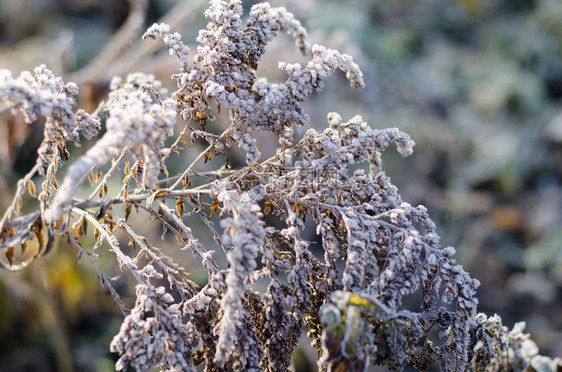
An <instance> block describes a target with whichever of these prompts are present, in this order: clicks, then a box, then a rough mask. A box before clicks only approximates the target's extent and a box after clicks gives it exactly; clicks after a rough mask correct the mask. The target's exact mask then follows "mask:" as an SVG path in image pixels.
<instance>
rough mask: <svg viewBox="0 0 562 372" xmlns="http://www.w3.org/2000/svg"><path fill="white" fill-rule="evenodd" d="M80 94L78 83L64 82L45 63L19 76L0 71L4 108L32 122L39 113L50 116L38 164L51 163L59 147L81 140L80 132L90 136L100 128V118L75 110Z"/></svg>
mask: <svg viewBox="0 0 562 372" xmlns="http://www.w3.org/2000/svg"><path fill="white" fill-rule="evenodd" d="M77 94H78V86H77V85H76V84H75V83H73V82H69V83H64V82H63V81H62V79H61V78H60V77H56V76H55V75H54V74H53V72H52V71H51V70H49V69H48V68H47V67H45V65H41V66H39V67H36V68H35V70H34V74H31V73H30V72H29V71H23V72H22V73H21V74H20V76H18V77H17V78H15V79H14V78H13V77H12V74H11V72H10V71H8V70H0V111H3V110H7V109H9V110H11V112H12V113H13V114H14V115H15V114H17V113H18V112H21V113H22V114H23V117H24V119H25V121H26V122H27V123H29V124H31V123H32V122H34V121H35V120H37V118H38V116H43V117H45V119H46V120H45V128H44V131H43V142H42V143H41V146H40V147H39V149H38V154H39V159H38V163H39V164H40V165H41V166H43V167H46V166H48V165H49V163H50V162H51V160H52V159H53V155H54V154H55V151H57V147H60V148H61V149H62V148H63V147H64V145H65V143H66V142H72V143H78V140H79V138H80V136H79V134H78V132H82V134H83V135H84V136H85V137H86V138H90V137H92V136H94V135H95V134H96V133H97V131H98V130H99V128H100V123H99V120H98V119H96V118H93V117H91V116H90V115H89V114H87V113H86V112H85V111H84V110H78V111H77V112H76V113H75V112H73V109H74V106H75V105H76V99H75V97H76V95H77Z"/></svg>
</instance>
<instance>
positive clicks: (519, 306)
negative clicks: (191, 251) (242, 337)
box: [0, 0, 562, 371]
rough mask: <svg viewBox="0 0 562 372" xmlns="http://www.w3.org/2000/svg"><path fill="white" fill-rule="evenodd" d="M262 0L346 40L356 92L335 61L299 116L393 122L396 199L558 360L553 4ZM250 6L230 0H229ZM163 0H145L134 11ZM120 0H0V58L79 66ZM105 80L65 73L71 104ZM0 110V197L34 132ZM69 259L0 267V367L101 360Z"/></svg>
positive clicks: (286, 51)
mask: <svg viewBox="0 0 562 372" xmlns="http://www.w3.org/2000/svg"><path fill="white" fill-rule="evenodd" d="M186 1H187V2H188V3H189V0H186ZM191 2H192V3H193V16H192V17H191V18H189V21H188V22H185V25H184V26H183V27H182V30H183V31H182V35H183V40H184V42H185V43H186V44H188V45H194V44H195V37H196V35H197V30H198V29H199V28H201V27H204V25H205V24H206V21H205V20H204V18H203V17H202V11H203V9H204V3H205V2H204V1H194V0H192V1H191ZM271 2H272V3H273V4H274V5H285V6H286V7H287V8H288V9H289V10H290V11H292V12H294V13H295V14H296V16H297V17H298V18H299V19H301V20H302V21H303V23H304V24H305V26H306V27H307V28H308V30H309V33H310V36H311V41H312V42H318V43H321V44H324V45H326V46H328V47H331V48H337V49H340V50H341V51H343V52H346V53H348V54H351V55H353V56H354V58H355V59H356V61H357V62H358V63H359V64H360V65H361V66H362V68H363V71H364V73H365V77H366V83H367V88H366V89H365V90H364V91H363V92H360V93H357V92H352V90H351V89H350V88H348V87H347V84H345V82H344V77H343V76H337V77H336V78H335V79H332V80H329V81H328V83H327V86H326V89H325V91H324V92H323V93H321V94H320V95H317V96H315V97H314V98H313V99H312V100H310V102H307V103H306V109H307V112H308V113H309V114H310V116H311V125H312V126H315V127H323V126H325V122H326V120H325V118H326V114H327V113H328V112H330V111H338V112H340V113H341V114H342V117H344V118H348V117H350V116H352V115H355V114H361V115H363V117H364V118H365V119H366V120H367V121H368V122H369V123H370V125H371V126H373V127H380V128H383V127H394V126H396V127H399V128H400V129H402V130H404V131H406V132H407V133H409V134H410V135H411V136H412V138H413V139H414V140H415V141H416V143H417V145H416V148H415V151H414V155H413V156H412V157H410V158H407V159H401V158H399V156H396V155H394V154H391V153H390V152H389V153H388V154H385V155H384V157H383V159H384V161H385V162H386V169H387V173H388V174H390V176H391V177H392V179H393V180H394V182H395V184H397V186H398V187H399V189H400V190H401V193H402V195H403V198H404V200H405V201H408V202H410V203H411V204H424V205H426V206H427V207H428V209H429V212H430V215H431V216H432V218H433V219H434V220H435V222H436V223H437V225H438V227H439V232H440V233H441V235H442V242H443V244H444V245H453V246H455V247H456V248H457V257H458V261H459V262H460V263H462V264H463V265H464V266H465V269H466V270H467V271H468V272H470V273H471V275H472V276H474V277H476V278H478V279H479V280H480V281H481V282H482V286H481V288H480V289H479V298H480V308H479V309H480V311H483V312H486V313H488V314H490V315H491V314H493V313H498V314H500V315H501V316H502V317H503V320H504V323H505V324H507V325H509V326H512V325H513V323H514V322H515V321H520V320H524V321H526V322H527V330H528V331H529V332H531V334H532V336H533V338H534V339H535V341H536V342H537V343H538V344H539V347H540V348H541V352H542V353H544V354H547V355H551V356H558V357H562V249H561V246H562V105H561V101H560V99H561V98H562V22H561V20H562V2H560V0H424V1H417V0H377V1H372V0H348V1H336V0H316V1H314V0H302V1H297V0H275V1H271ZM253 3H255V2H253V1H244V5H245V9H246V10H247V9H249V6H251V4H253ZM175 4H176V2H175V1H172V0H160V1H150V2H149V8H148V16H147V20H146V22H145V23H146V25H150V24H151V23H152V22H154V21H156V20H158V19H159V18H160V17H161V16H163V15H165V14H166V13H167V12H168V11H169V9H170V8H172V7H173V6H174V5H175ZM128 9H129V7H128V3H127V2H125V1H114V0H103V1H98V0H21V1H11V0H0V25H1V29H2V32H0V68H8V69H10V70H12V72H13V73H14V74H17V73H19V72H20V71H22V70H25V69H32V68H33V67H34V66H37V65H39V64H41V63H46V64H47V65H48V67H49V68H51V69H53V70H54V71H55V72H56V73H58V74H62V75H63V76H65V79H71V78H72V77H73V76H79V75H77V74H76V71H79V70H80V69H82V68H83V67H84V66H86V65H88V64H89V62H90V61H91V60H92V59H93V58H94V57H95V56H96V55H97V54H98V53H99V51H100V50H101V49H102V48H103V46H104V45H105V44H107V42H108V40H111V38H112V36H113V35H114V34H115V33H116V32H117V30H118V29H119V27H120V26H121V25H122V24H123V22H124V21H125V20H126V18H127V14H128V12H129V11H128ZM139 36H140V35H139ZM294 49H295V48H294V47H292V46H290V40H289V39H288V38H280V39H279V40H276V41H274V42H273V43H272V45H270V46H269V48H268V50H267V53H266V55H265V56H264V61H263V63H262V65H261V66H260V69H259V72H260V74H262V75H266V76H268V77H271V79H272V80H274V81H281V80H282V79H283V78H284V76H283V75H282V74H281V73H280V72H279V71H278V70H277V61H279V60H288V61H301V62H302V61H306V58H303V57H299V56H298V55H297V53H296V52H295V50H294ZM176 68H177V63H176V61H175V60H174V59H173V58H172V59H170V57H169V56H167V52H166V51H164V53H158V54H154V55H153V54H151V55H150V56H149V58H146V59H145V60H142V61H139V62H138V64H136V65H135V66H134V69H137V70H141V71H145V72H151V73H154V74H156V75H157V76H158V77H159V78H161V79H163V80H164V81H165V82H166V83H170V80H169V78H168V77H167V76H169V75H170V73H173V72H174V71H175V69H176ZM108 73H109V75H110V76H111V71H108ZM73 74H75V75H73ZM106 86H107V80H104V79H102V78H100V79H99V81H92V79H90V80H88V79H86V80H85V81H83V82H81V90H82V92H86V93H87V94H83V95H82V102H81V105H82V106H83V107H90V108H92V107H95V102H96V101H97V100H99V99H100V98H102V97H103V94H104V87H106ZM0 120H1V121H2V125H0V141H2V145H0V166H1V172H0V190H1V192H0V210H4V208H5V207H6V205H7V204H8V202H9V200H10V199H11V197H10V195H11V191H10V190H11V189H12V188H13V187H14V186H15V183H16V182H17V179H18V178H19V177H21V176H22V175H23V174H25V172H26V171H27V170H28V169H29V168H31V166H32V164H33V161H34V154H35V153H34V148H35V147H36V146H37V145H38V143H39V141H40V138H39V139H38V138H37V132H38V131H33V130H29V128H27V127H24V126H23V124H22V123H21V122H20V121H19V120H18V118H12V117H9V116H8V115H6V114H2V115H0ZM301 133H302V131H301ZM39 135H40V133H39ZM270 140H271V139H270ZM260 143H261V141H260ZM265 143H267V142H265ZM34 146H35V147H34ZM266 147H267V146H264V152H265V154H264V155H268V154H267V151H265V150H266V149H265V148H266ZM78 151H79V150H78V149H73V150H72V152H73V153H77V152H78ZM154 230H155V233H158V231H157V227H154ZM162 244H163V245H164V246H167V245H170V247H173V245H172V243H168V242H163V243H162ZM173 249H174V248H170V250H173ZM176 250H177V249H176ZM104 260H106V261H107V262H105V261H104ZM76 261H77V258H76V254H75V252H73V251H72V250H71V248H69V247H68V246H67V245H66V244H64V243H62V242H61V243H60V244H58V246H57V248H56V251H55V252H54V253H52V254H50V255H49V256H48V257H46V258H45V259H43V260H37V261H35V262H33V263H32V264H31V265H30V267H28V268H27V269H25V270H23V271H21V272H18V273H8V272H0V346H1V347H0V365H1V366H2V370H5V371H49V370H53V371H54V370H57V371H70V370H73V369H80V370H83V371H96V370H99V371H105V370H112V369H113V367H112V365H113V359H112V358H113V356H111V355H110V354H109V352H108V345H109V342H110V340H111V338H112V337H113V335H114V334H115V333H116V332H117V329H118V327H119V324H120V322H121V319H122V315H121V314H120V313H119V312H118V309H117V306H115V305H114V304H113V302H112V299H111V297H110V296H109V295H108V294H107V293H105V292H104V291H103V289H102V288H101V287H100V285H99V280H98V279H97V276H96V274H95V271H94V270H93V269H92V268H91V267H90V266H89V265H88V263H87V262H82V263H80V264H77V263H76ZM100 265H101V266H102V267H104V268H105V269H107V271H108V272H110V273H114V274H118V270H117V269H115V268H113V267H112V263H111V259H110V258H109V257H107V258H105V257H104V256H103V255H101V256H100ZM185 267H186V268H188V270H189V268H190V267H191V268H193V269H194V270H195V268H194V267H193V263H191V264H190V263H189V262H186V263H185ZM119 283H121V281H119V282H118V284H119ZM119 285H121V284H119ZM119 285H118V286H119ZM121 286H122V287H123V288H122V289H123V290H124V291H125V288H126V283H125V282H124V281H123V284H122V285H121ZM125 293H128V294H129V295H131V294H132V292H130V290H129V292H126V291H125ZM130 300H131V299H130V298H129V299H128V301H130ZM297 356H298V358H296V359H297V360H298V366H296V369H297V370H299V371H305V370H309V369H310V368H312V367H311V365H313V363H311V361H310V360H309V361H307V360H306V358H307V357H306V353H304V352H300V351H299V353H298V354H297ZM301 364H302V366H303V367H299V366H300V365H301Z"/></svg>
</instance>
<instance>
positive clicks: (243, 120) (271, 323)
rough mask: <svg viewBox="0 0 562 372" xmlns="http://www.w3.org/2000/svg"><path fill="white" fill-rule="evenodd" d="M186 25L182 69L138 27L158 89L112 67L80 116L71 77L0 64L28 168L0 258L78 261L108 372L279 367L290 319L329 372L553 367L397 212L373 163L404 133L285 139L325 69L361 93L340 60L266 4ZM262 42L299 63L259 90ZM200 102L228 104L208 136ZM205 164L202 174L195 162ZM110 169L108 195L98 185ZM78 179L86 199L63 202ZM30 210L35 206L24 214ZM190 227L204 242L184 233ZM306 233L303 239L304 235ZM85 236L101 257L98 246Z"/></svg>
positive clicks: (340, 129) (174, 44)
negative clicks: (172, 68)
mask: <svg viewBox="0 0 562 372" xmlns="http://www.w3.org/2000/svg"><path fill="white" fill-rule="evenodd" d="M205 14H206V16H207V17H208V19H209V24H208V27H207V29H206V30H202V31H201V32H200V33H199V36H198V38H197V41H198V42H199V43H200V46H199V47H198V48H197V51H196V53H195V55H194V56H193V57H192V58H191V57H190V55H189V53H190V50H189V48H188V47H187V46H186V45H184V44H183V42H182V40H181V36H180V35H179V34H178V33H172V32H171V30H170V27H169V26H168V25H166V24H162V23H161V24H155V25H153V26H151V27H150V28H148V30H147V31H146V33H145V34H144V37H145V38H146V37H149V38H156V39H160V40H162V42H163V43H165V44H166V45H167V46H168V47H169V50H170V53H171V54H173V55H175V56H177V57H178V60H179V63H180V65H179V71H178V73H176V74H174V75H173V76H172V78H173V80H174V81H175V82H176V83H177V88H176V90H175V91H174V92H172V93H171V94H168V92H167V91H166V89H164V88H163V87H162V84H161V82H159V81H158V80H156V79H155V78H154V76H151V75H147V74H142V73H135V74H129V75H128V76H127V77H126V78H124V79H123V78H115V79H113V81H112V82H111V85H110V93H109V95H108V97H107V100H106V101H104V102H102V103H100V105H99V106H98V108H97V109H96V111H95V112H94V113H92V114H91V115H88V114H87V113H85V112H84V111H82V110H78V111H76V112H74V111H73V109H74V106H75V99H76V98H75V97H76V94H77V87H76V85H75V84H73V83H67V84H65V83H63V82H62V79H61V78H57V77H55V76H54V75H53V73H52V72H50V71H49V70H48V69H47V68H46V67H45V66H40V67H38V68H37V69H36V70H35V75H32V74H30V73H27V72H26V73H22V75H20V76H19V77H17V78H13V77H12V75H11V74H10V73H9V72H7V71H1V72H0V108H1V109H10V110H12V112H14V113H17V112H22V113H23V114H24V117H25V118H26V121H28V122H30V123H31V122H34V121H35V120H36V119H37V118H38V117H43V118H45V124H44V138H45V140H44V142H43V144H42V145H41V147H40V149H39V158H38V160H37V164H36V165H35V167H34V168H33V169H32V170H31V171H30V172H29V173H28V174H27V175H26V176H25V177H23V178H22V179H21V180H20V182H19V183H18V188H17V190H16V195H15V197H14V199H13V203H12V205H11V206H10V207H9V208H8V210H7V211H6V212H5V213H4V215H3V217H2V220H1V221H0V249H2V255H1V261H0V262H2V264H3V266H4V267H5V268H7V269H9V270H16V269H20V268H22V267H24V266H26V265H28V264H29V262H31V261H32V260H33V259H35V258H37V257H40V256H43V255H45V254H47V253H48V252H49V251H50V250H51V249H52V247H53V245H54V242H55V240H56V239H59V240H65V241H67V242H68V244H69V245H70V246H71V247H73V248H74V249H75V250H76V252H77V254H78V255H79V256H80V257H85V258H86V259H87V260H88V261H89V262H90V263H91V264H92V265H93V266H94V267H95V269H96V270H97V272H98V274H99V277H100V279H101V281H102V283H103V285H104V286H106V287H107V288H108V290H109V291H110V293H111V294H112V296H113V297H114V298H115V300H116V302H117V304H118V305H119V306H120V308H121V310H122V311H123V313H124V315H125V319H124V321H123V323H122V325H121V328H120V330H119V333H118V334H117V335H116V336H115V338H114V339H113V341H112V342H111V345H110V349H111V351H113V352H116V353H118V354H119V355H120V358H119V360H118V361H117V364H116V368H117V369H118V370H124V369H126V368H127V367H128V366H133V367H135V368H136V369H137V370H140V371H145V370H149V369H150V368H152V367H156V366H157V367H160V368H162V369H163V370H178V371H195V370H197V367H198V366H200V365H204V368H205V370H206V371H223V370H224V371H226V370H231V369H234V370H240V371H258V370H266V371H283V370H288V368H289V367H290V365H291V360H292V355H293V354H294V351H295V348H296V346H297V344H298V342H299V338H300V337H301V333H302V330H303V327H304V328H306V329H307V331H308V336H309V337H310V338H311V339H312V344H313V346H314V347H316V349H317V352H318V360H319V367H320V368H321V369H322V370H328V371H341V370H357V371H364V370H366V369H367V367H368V366H369V365H371V364H378V365H385V366H387V367H388V368H390V369H391V370H401V369H403V368H405V367H406V366H407V365H412V366H414V367H415V368H418V369H422V370H427V369H428V368H430V367H431V366H434V365H437V366H439V367H440V368H441V369H442V370H446V371H462V370H470V369H472V370H475V371H487V370H496V369H498V368H499V369H504V368H505V369H506V370H522V369H524V368H526V367H527V366H529V365H530V363H540V365H541V366H555V364H556V361H551V360H548V359H545V358H544V357H540V356H538V355H537V353H538V351H537V350H536V347H534V346H533V345H534V344H533V343H532V341H530V340H529V338H528V336H526V335H524V334H523V333H521V331H522V326H521V325H517V326H516V327H515V328H514V330H513V331H511V332H508V331H507V330H506V329H505V327H503V326H502V325H501V321H500V320H499V318H498V317H496V316H494V317H490V318H486V317H485V316H484V315H478V314H477V303H478V301H477V299H476V288H477V287H478V285H479V283H478V281H477V280H475V279H473V278H471V277H470V276H469V275H468V274H467V273H466V272H465V271H464V270H463V268H462V267H461V266H460V265H458V264H456V262H455V259H454V254H455V250H454V249H453V248H451V247H445V248H443V247H442V246H441V245H440V242H439V240H440V239H439V236H438V234H437V232H436V227H435V224H434V223H433V222H432V221H431V219H430V218H429V216H428V214H427V211H426V209H425V208H424V207H423V206H417V207H414V206H412V205H410V204H408V203H406V202H404V201H403V200H402V199H401V197H400V194H399V193H398V190H397V188H396V187H395V186H394V185H393V184H392V183H391V180H390V179H389V177H388V176H387V175H386V174H385V172H384V170H383V168H382V159H381V153H382V152H383V151H384V150H386V149H387V148H388V147H389V146H391V144H393V143H394V144H396V146H397V149H398V152H399V153H400V154H401V155H403V156H407V155H410V154H411V153H412V149H413V146H414V142H413V141H412V140H411V139H410V137H409V136H408V135H407V134H406V133H403V132H401V131H399V130H398V129H396V128H388V129H373V128H370V127H369V126H368V125H367V124H366V123H365V122H364V121H363V120H362V118H361V117H359V116H355V117H353V118H351V119H349V120H344V119H342V118H341V116H340V115H338V114H336V113H330V114H329V115H328V127H327V128H326V129H325V130H324V131H322V132H318V131H316V130H313V129H309V130H307V131H306V132H305V133H304V135H303V136H302V138H300V139H298V138H296V135H295V132H296V131H295V128H296V127H298V126H302V125H305V124H306V122H307V120H308V117H307V115H306V113H305V112H304V110H303V109H302V107H301V106H300V103H301V102H303V101H304V100H305V99H306V98H307V97H309V96H310V95H312V94H313V93H316V92H319V91H321V90H322V88H323V87H324V81H325V80H326V79H327V78H328V77H329V76H330V75H332V74H333V73H334V72H335V71H336V70H338V69H339V70H342V71H344V72H345V74H346V77H347V79H348V80H349V81H350V83H351V86H352V87H353V88H362V87H363V86H364V82H363V78H362V74H361V71H360V69H359V67H358V66H357V64H356V63H355V62H354V61H353V59H352V58H351V57H350V56H348V55H346V54H342V53H340V52H338V51H337V50H331V49H328V48H325V47H324V46H321V45H313V46H309V44H308V42H307V36H306V31H305V29H304V28H303V27H302V25H301V24H300V22H299V21H297V20H296V19H295V18H294V17H293V16H292V14H290V13H289V12H287V11H286V10H285V9H284V8H273V7H271V6H270V5H269V4H267V3H261V4H257V5H255V6H253V7H252V9H251V10H250V14H249V16H248V19H247V20H243V19H242V18H243V12H242V6H241V1H239V0H213V1H211V6H210V7H209V9H208V10H207V11H206V13H205ZM281 33H287V34H289V35H290V36H292V37H293V38H294V39H295V40H296V44H297V47H298V49H299V50H300V51H301V52H302V53H304V54H309V55H311V58H310V60H309V62H308V63H307V64H306V65H304V66H303V65H301V64H298V63H294V64H290V63H284V62H281V63H279V68H280V69H282V70H284V71H285V72H286V73H287V79H286V81H284V82H282V83H279V84H274V83H270V82H268V81H267V79H265V78H263V77H258V76H256V69H257V67H258V63H259V61H260V58H261V57H262V55H263V53H264V51H265V48H266V45H267V44H268V43H269V42H270V41H271V40H272V39H273V38H275V37H276V36H277V35H279V34H281ZM219 108H221V109H222V110H224V109H225V108H226V109H227V110H228V113H229V119H228V120H229V124H228V125H227V127H226V129H223V128H220V127H219V126H218V125H217V123H218V120H216V117H215V116H216V115H218V114H217V112H218V111H219ZM101 124H103V127H104V128H105V132H104V134H103V135H101V136H100V137H99V139H97V140H96V142H95V143H94V144H93V145H92V146H91V147H90V148H89V149H88V150H87V151H86V152H85V153H84V154H83V155H81V156H80V157H78V159H76V160H74V161H73V162H72V164H71V165H70V166H68V167H65V166H64V163H65V161H67V160H68V159H69V152H68V148H67V146H68V144H69V143H77V142H78V140H79V133H82V134H83V135H84V136H85V137H88V138H89V137H93V136H95V135H96V133H98V131H99V130H100V127H101ZM178 125H179V126H180V127H182V129H181V130H180V131H178V132H177V133H176V134H175V137H174V129H175V128H176V126H178ZM256 131H261V132H270V133H273V134H274V135H276V136H277V137H278V141H279V148H278V149H277V152H276V154H275V155H274V156H272V157H271V158H269V159H263V158H262V154H261V152H260V150H259V148H258V146H257V144H256V141H255V139H254V137H253V136H252V133H253V132H256ZM201 141H205V142H206V143H207V144H208V145H206V148H205V149H204V150H202V151H196V155H195V157H194V158H193V159H192V160H191V162H189V163H188V164H187V165H185V166H184V167H183V168H182V169H180V170H178V171H176V170H175V169H174V171H173V172H169V169H168V168H170V166H169V160H170V157H171V155H172V154H178V155H180V156H182V159H185V158H187V157H188V154H189V152H190V151H192V150H193V149H197V145H198V143H200V142H201ZM234 145H237V146H238V147H240V148H242V149H243V151H244V153H245V157H246V164H245V165H244V166H241V167H238V168H235V169H233V168H232V166H231V163H230V161H229V155H228V152H229V151H231V150H230V149H229V148H231V147H233V146H234ZM220 159H224V162H222V161H221V160H220ZM211 162H213V163H215V164H216V163H217V162H221V166H220V167H219V168H217V169H214V170H211V171H208V172H205V171H202V170H201V169H200V167H201V163H208V164H210V163H211ZM108 163H110V165H109V166H106V164H108ZM61 169H65V170H66V173H65V174H64V176H62V175H60V179H62V181H61V183H60V185H59V184H58V183H57V177H58V176H59V171H60V170H61ZM120 170H123V173H124V175H123V177H122V179H119V182H118V183H119V184H120V185H121V187H120V188H117V189H115V190H114V189H112V188H110V187H109V186H108V184H109V183H110V179H112V180H114V179H115V178H116V177H119V171H120ZM86 178H89V180H90V182H91V184H92V190H91V191H90V192H89V193H88V194H87V195H85V196H80V195H81V192H82V191H83V190H81V189H80V187H81V185H82V184H83V182H84V181H85V179H86ZM37 179H40V180H41V188H40V190H39V191H40V192H39V193H37V192H36V187H35V182H36V181H37ZM26 192H27V193H28V194H29V196H26V195H25V194H26ZM32 201H35V202H37V203H38V206H39V207H38V208H37V211H32V212H27V210H29V208H26V203H29V204H32ZM133 216H134V217H135V218H133ZM193 217H197V218H199V219H200V220H201V222H202V223H203V224H205V225H206V226H207V227H208V230H209V232H210V234H211V235H212V237H213V238H214V245H212V246H211V245H209V244H207V243H204V242H202V240H201V239H200V237H199V236H198V234H196V233H195V232H194V230H193V228H192V226H190V223H189V221H192V219H193ZM139 218H140V219H147V220H151V221H156V222H157V223H159V224H160V225H161V226H162V228H163V229H164V233H163V235H162V236H163V237H164V238H165V237H167V236H168V235H172V236H174V237H175V238H176V239H177V241H178V244H179V246H180V249H181V250H182V251H184V253H185V254H186V255H192V256H193V257H194V258H195V259H196V260H197V261H198V262H200V263H201V265H202V266H203V267H204V269H205V271H206V281H205V283H204V284H197V283H195V282H193V281H192V280H191V279H189V273H188V272H187V271H186V270H185V269H184V268H182V267H181V266H179V265H178V264H177V263H176V262H175V261H174V259H172V258H171V257H170V256H171V255H170V254H167V253H166V252H164V251H163V250H162V249H160V248H159V243H158V242H157V241H151V239H150V238H149V237H146V236H144V235H143V233H142V228H141V226H139V225H138V222H137V225H136V224H135V221H138V220H139ZM88 227H89V228H88ZM310 230H313V231H314V234H313V235H314V236H315V237H316V241H310V240H308V239H307V238H306V237H307V236H311V234H309V233H308V232H309V231H310ZM88 237H90V238H93V239H94V241H95V243H94V245H93V247H89V246H87V244H85V243H86V241H87V238H88ZM127 243H128V244H129V245H130V247H127ZM104 245H105V246H107V247H108V248H109V249H108V253H100V252H101V247H102V246H104ZM109 253H111V254H113V255H114V256H115V260H116V262H117V263H118V265H119V267H120V268H121V269H122V270H123V271H124V272H127V273H128V274H129V275H130V276H131V277H132V278H133V280H134V281H135V282H136V299H135V303H134V306H133V307H132V308H131V309H129V308H127V306H126V305H125V304H124V302H123V301H122V300H121V298H120V296H119V294H118V292H117V290H116V289H115V287H114V286H113V280H112V279H113V278H111V277H109V276H108V275H107V274H105V273H104V272H103V271H102V270H101V268H100V267H99V266H98V265H97V263H96V259H97V256H98V255H99V254H109ZM220 257H225V260H221V259H220ZM416 296H417V298H418V300H417V303H416V304H415V305H412V298H414V297H416ZM534 365H535V364H533V366H534ZM541 368H543V367H541ZM544 368H546V367H544ZM544 370H546V369H544Z"/></svg>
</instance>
